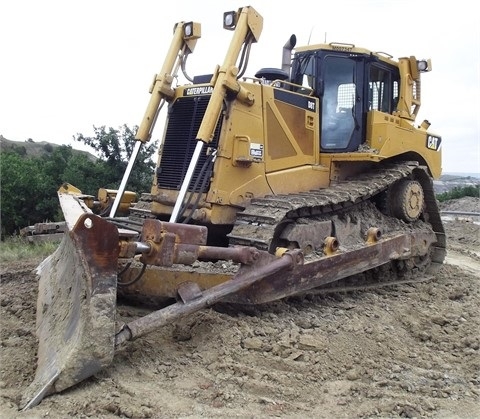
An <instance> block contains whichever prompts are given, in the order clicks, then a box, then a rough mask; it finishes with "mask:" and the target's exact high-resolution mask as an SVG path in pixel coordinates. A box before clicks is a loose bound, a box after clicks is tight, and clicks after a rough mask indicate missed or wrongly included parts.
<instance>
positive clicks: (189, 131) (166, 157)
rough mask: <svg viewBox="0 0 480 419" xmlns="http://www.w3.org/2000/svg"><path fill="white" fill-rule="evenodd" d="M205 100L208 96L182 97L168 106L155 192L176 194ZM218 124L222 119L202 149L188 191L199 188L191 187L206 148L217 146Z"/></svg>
mask: <svg viewBox="0 0 480 419" xmlns="http://www.w3.org/2000/svg"><path fill="white" fill-rule="evenodd" d="M209 100H210V96H206V95H203V96H193V97H192V96H190V97H182V98H179V99H178V100H177V101H176V102H175V103H174V104H173V105H172V106H171V108H170V110H169V118H168V126H167V131H166V134H165V139H164V143H163V149H162V157H161V161H160V167H159V168H158V169H157V185H158V187H159V188H162V189H174V190H180V187H181V185H182V182H183V178H184V177H185V174H186V172H187V169H188V165H189V164H190V160H191V159H192V155H193V152H194V150H195V146H196V144H197V139H196V135H197V133H198V129H199V128H200V124H201V122H202V118H203V115H204V114H205V111H206V109H207V105H208V102H209ZM221 120H222V118H219V122H218V124H217V127H216V129H215V134H214V138H213V140H212V142H211V143H210V144H208V145H207V144H204V146H203V149H202V152H201V154H200V158H199V160H198V163H197V166H196V168H195V171H194V174H193V177H192V181H191V182H190V185H189V189H188V190H189V191H192V190H193V191H194V192H199V189H200V185H197V187H196V188H195V190H194V189H193V186H194V183H195V181H196V179H197V178H198V176H199V174H200V171H201V168H202V166H203V164H204V163H205V160H206V159H207V155H206V150H207V148H208V147H213V148H217V146H218V137H219V133H220V128H221ZM208 186H209V185H208Z"/></svg>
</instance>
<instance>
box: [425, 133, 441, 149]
mask: <svg viewBox="0 0 480 419" xmlns="http://www.w3.org/2000/svg"><path fill="white" fill-rule="evenodd" d="M441 143H442V139H441V138H440V137H435V136H433V135H428V136H427V148H428V149H430V150H435V151H438V150H439V149H440V144H441Z"/></svg>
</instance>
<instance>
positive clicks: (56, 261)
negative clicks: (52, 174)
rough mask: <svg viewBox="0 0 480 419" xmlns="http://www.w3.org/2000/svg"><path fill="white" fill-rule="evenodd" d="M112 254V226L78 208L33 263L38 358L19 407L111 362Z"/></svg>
mask: <svg viewBox="0 0 480 419" xmlns="http://www.w3.org/2000/svg"><path fill="white" fill-rule="evenodd" d="M117 260H118V231H117V228H116V227H115V226H114V225H112V224H110V223H108V222H107V221H105V220H103V219H101V218H100V217H97V216H95V215H93V214H84V215H82V216H80V217H79V219H78V221H77V222H76V224H75V226H74V227H73V228H72V229H71V231H69V232H66V233H65V236H64V238H63V240H62V242H61V244H60V245H59V247H58V248H57V250H56V251H55V252H54V253H53V254H52V255H51V256H49V257H48V258H47V259H45V260H44V261H43V262H42V263H41V264H40V266H39V267H38V268H37V272H38V274H39V276H40V279H39V281H40V282H39V287H38V289H39V295H38V302H37V337H38V341H39V342H38V353H37V358H38V360H37V363H38V364H37V371H36V374H35V378H34V381H33V382H32V383H31V385H30V386H29V387H28V388H27V390H26V392H25V393H24V395H23V399H22V407H23V410H26V409H28V408H30V407H33V406H35V405H37V404H38V403H40V402H41V401H42V399H43V398H44V397H45V396H47V395H49V394H52V393H56V392H60V391H62V390H64V389H66V388H68V387H71V386H73V385H75V384H77V383H79V382H81V381H82V380H84V379H85V378H87V377H89V376H91V375H93V374H95V373H96V372H98V371H99V370H100V369H102V368H104V367H105V366H107V365H109V364H110V363H111V361H112V359H113V355H114V349H115V348H114V344H115V312H116V281H117Z"/></svg>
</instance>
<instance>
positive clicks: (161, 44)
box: [0, 0, 480, 173]
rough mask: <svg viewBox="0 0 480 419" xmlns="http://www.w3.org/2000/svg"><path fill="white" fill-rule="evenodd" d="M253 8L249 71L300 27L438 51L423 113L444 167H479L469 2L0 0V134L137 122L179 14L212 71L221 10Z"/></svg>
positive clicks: (221, 44) (373, 43)
mask: <svg viewBox="0 0 480 419" xmlns="http://www.w3.org/2000/svg"><path fill="white" fill-rule="evenodd" d="M244 6H252V7H254V8H255V9H256V10H257V11H258V12H259V13H260V14H261V15H262V16H263V31H262V34H261V36H260V39H259V42H258V43H256V44H254V45H253V47H252V51H251V55H250V62H249V67H248V70H247V72H246V74H245V75H247V76H253V75H254V73H255V72H256V71H257V70H258V69H260V68H262V67H278V68H279V67H281V58H282V47H283V46H284V45H285V43H286V42H287V40H288V39H289V37H290V35H292V34H295V35H296V37H297V46H301V45H307V44H316V43H323V42H325V41H327V42H345V43H351V44H355V45H356V46H358V47H362V48H366V49H369V50H372V51H382V52H386V53H388V54H390V55H392V56H393V57H394V58H399V57H405V56H411V55H414V56H416V57H417V59H422V58H430V59H431V60H432V71H431V72H429V73H426V74H424V75H423V77H422V107H421V109H420V112H419V116H418V119H417V123H418V124H420V123H421V122H422V121H423V120H424V119H427V120H428V121H429V122H430V123H431V126H430V129H429V131H431V132H432V133H434V134H438V135H441V136H442V144H443V145H442V147H443V171H444V172H450V173H451V172H460V173H480V105H479V103H480V22H479V21H478V15H477V14H476V13H474V12H473V10H472V8H471V3H470V2H469V1H468V2H467V1H466V0H457V1H456V2H453V3H452V2H450V3H449V2H446V3H445V2H438V1H433V0H383V1H380V0H336V1H330V2H323V1H319V0H309V1H307V0H296V1H294V2H286V3H284V2H273V1H271V0H270V1H268V0H252V1H251V2H250V3H241V2H239V1H232V0H201V1H200V0H177V1H175V2H170V1H160V0H137V1H131V0H82V1H78V0H42V1H39V0H15V1H8V0H0V40H1V41H0V45H1V46H0V54H1V61H0V62H1V64H0V135H3V136H4V137H5V138H7V139H9V140H13V141H26V140H27V139H29V138H31V139H33V140H34V141H36V142H41V141H48V142H53V143H57V144H66V145H71V146H72V147H74V148H82V145H81V144H80V143H78V142H75V141H74V140H73V137H74V136H75V135H77V134H80V133H81V134H84V135H85V136H92V135H94V130H93V127H101V126H106V127H112V128H119V127H120V126H122V125H123V124H127V125H128V126H130V127H133V126H135V125H139V124H140V122H141V119H142V117H143V114H144V112H145V109H146V107H147V104H148V101H149V98H150V95H149V93H148V88H149V86H150V84H151V81H152V79H153V76H154V74H155V73H157V72H159V71H160V68H161V66H162V64H163V60H164V58H165V55H166V53H167V50H168V48H169V46H170V42H171V39H172V34H173V27H174V24H175V23H177V22H180V21H195V22H200V23H201V25H202V37H201V39H199V40H198V43H197V46H196V48H195V51H194V53H193V54H191V56H190V57H189V58H188V61H187V71H188V73H189V74H191V75H193V74H209V73H212V72H213V70H214V68H215V66H216V65H217V64H222V63H223V59H224V57H225V53H226V52H227V49H228V45H229V41H230V39H231V35H232V33H231V32H229V31H226V30H224V29H223V28H222V17H223V12H226V11H230V10H238V9H239V8H241V7H244ZM163 112H164V111H163ZM162 116H163V115H161V117H162ZM157 125H158V126H157V129H156V130H155V131H154V133H153V138H154V139H158V138H161V135H162V133H161V128H162V125H161V124H157ZM83 149H85V148H83Z"/></svg>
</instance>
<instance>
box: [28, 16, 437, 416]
mask: <svg viewBox="0 0 480 419" xmlns="http://www.w3.org/2000/svg"><path fill="white" fill-rule="evenodd" d="M262 25H263V18H262V17H261V15H260V14H259V13H258V12H257V11H256V10H255V9H254V8H253V7H243V8H240V9H239V10H235V11H231V12H227V13H224V15H223V26H224V29H226V30H229V31H232V38H231V42H230V44H229V47H228V50H227V52H226V54H225V58H224V61H223V63H222V64H221V65H216V66H212V70H213V72H212V74H208V75H203V74H202V75H196V76H193V77H190V76H189V75H188V73H187V71H186V62H187V58H188V56H189V55H190V54H191V53H193V52H194V49H195V45H196V43H197V41H198V40H199V39H200V37H201V26H200V24H199V23H197V22H179V23H177V24H176V25H175V27H174V33H173V39H172V41H171V45H170V48H169V49H168V53H167V56H166V57H165V60H164V63H163V66H162V67H161V70H160V72H159V73H158V74H156V75H155V78H154V81H153V83H152V86H151V88H150V93H151V96H150V100H149V103H148V106H147V109H146V112H145V116H144V118H143V120H142V121H141V124H140V125H139V128H138V131H137V133H136V141H135V147H134V151H133V153H132V156H131V158H130V160H129V162H128V166H127V169H126V171H125V174H124V176H123V179H121V180H120V179H119V187H118V190H105V189H104V190H102V196H101V199H100V200H96V199H94V198H93V197H92V196H87V195H84V194H82V193H81V191H80V190H78V189H76V188H75V187H74V186H72V185H68V184H66V185H62V187H60V189H59V191H58V197H59V201H60V205H61V208H62V211H63V214H64V217H65V223H66V228H65V230H66V231H65V233H64V236H63V239H62V242H61V243H60V245H59V247H58V249H57V250H56V251H55V253H54V254H52V255H51V256H50V257H48V258H47V259H46V260H44V261H43V262H42V263H41V265H40V266H39V267H38V269H37V271H38V274H39V296H38V307H37V335H38V340H39V346H38V353H37V357H38V366H37V371H36V375H35V378H34V380H33V382H32V384H31V385H30V386H29V388H28V389H27V390H26V392H25V393H24V397H23V401H22V408H23V409H28V408H30V407H32V406H35V405H36V404H38V403H40V402H41V400H42V399H43V398H44V397H45V396H47V395H49V394H52V393H56V392H60V391H62V390H65V389H67V388H69V387H71V386H74V385H75V384H77V383H79V382H81V381H83V380H84V379H86V378H88V377H90V376H92V375H94V374H95V373H97V372H98V371H99V370H101V369H103V368H105V367H107V366H108V365H109V364H110V363H111V362H112V360H113V358H114V355H115V352H117V351H121V350H123V348H125V347H128V341H130V340H133V339H137V338H140V337H142V336H144V335H145V334H147V333H150V332H152V331H156V330H158V329H159V328H160V327H162V326H164V325H167V324H171V323H172V322H175V321H177V320H179V319H180V318H182V317H183V316H186V315H188V314H191V313H193V312H195V311H197V310H201V309H204V308H206V307H210V306H213V305H214V304H216V303H222V304H262V303H266V302H270V301H274V300H279V299H282V298H285V297H289V296H301V295H304V294H308V293H322V292H332V291H345V290H347V291H348V290H352V289H362V288H368V287H370V288H371V287H379V286H385V285H394V284H398V283H404V282H408V281H418V280H420V279H422V278H425V276H428V275H429V273H430V272H432V270H434V269H435V268H438V267H439V266H441V265H442V263H443V261H444V258H445V247H446V238H445V233H444V228H443V225H442V221H441V218H440V213H439V209H438V206H437V201H436V199H435V194H434V190H433V186H432V185H433V179H436V178H438V177H439V176H440V174H441V144H442V139H441V137H440V136H439V135H436V134H433V133H432V132H430V131H429V126H430V123H429V122H428V121H426V120H425V121H423V122H421V123H420V124H419V125H416V118H417V114H418V112H419V109H420V105H421V80H420V79H421V75H422V73H425V72H428V71H430V70H431V62H430V60H423V59H422V60H419V59H417V58H416V57H414V56H408V57H402V58H399V59H394V58H393V57H392V56H391V55H389V54H386V53H383V52H378V53H377V52H373V51H370V50H367V49H363V48H359V47H357V46H355V45H353V44H348V43H328V44H317V45H308V46H304V47H296V37H295V36H294V35H292V36H290V38H289V39H288V40H287V42H286V43H285V46H284V47H283V51H282V65H281V68H270V67H268V68H261V69H258V71H256V72H255V73H254V74H252V75H247V66H248V61H249V54H250V50H251V47H252V45H253V44H254V43H257V42H258V41H259V38H260V34H261V32H262ZM180 71H181V72H182V74H183V76H182V74H180V75H179V72H180ZM180 76H182V78H184V79H185V83H183V82H182V83H180V82H179V80H180V79H181V78H180ZM165 104H166V106H167V108H168V112H167V114H166V117H165V119H166V121H165V127H164V133H163V137H162V139H161V144H160V147H159V151H158V162H157V165H156V170H155V172H154V173H153V174H152V187H151V190H150V192H148V191H145V193H143V194H142V195H141V197H140V198H139V199H133V198H132V197H133V196H135V195H134V194H133V195H132V192H130V191H128V190H126V186H127V183H128V179H129V175H130V173H131V170H132V167H133V165H134V164H135V159H136V156H137V154H138V152H139V150H140V148H141V147H142V145H143V144H144V143H146V142H147V141H149V139H150V137H151V136H152V131H153V128H154V127H155V123H156V121H157V117H158V116H159V113H160V110H161V109H162V107H163V106H164V105H165ZM99 202H100V204H101V205H98V204H99ZM120 297H121V298H125V299H131V301H135V303H136V304H139V303H140V304H142V303H144V304H147V303H148V304H149V307H150V306H151V305H152V304H154V305H155V309H152V311H151V312H150V313H149V314H147V315H145V316H144V317H140V318H137V319H134V320H132V321H131V322H129V323H126V324H124V323H121V322H119V321H118V316H116V310H117V299H118V298H120Z"/></svg>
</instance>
